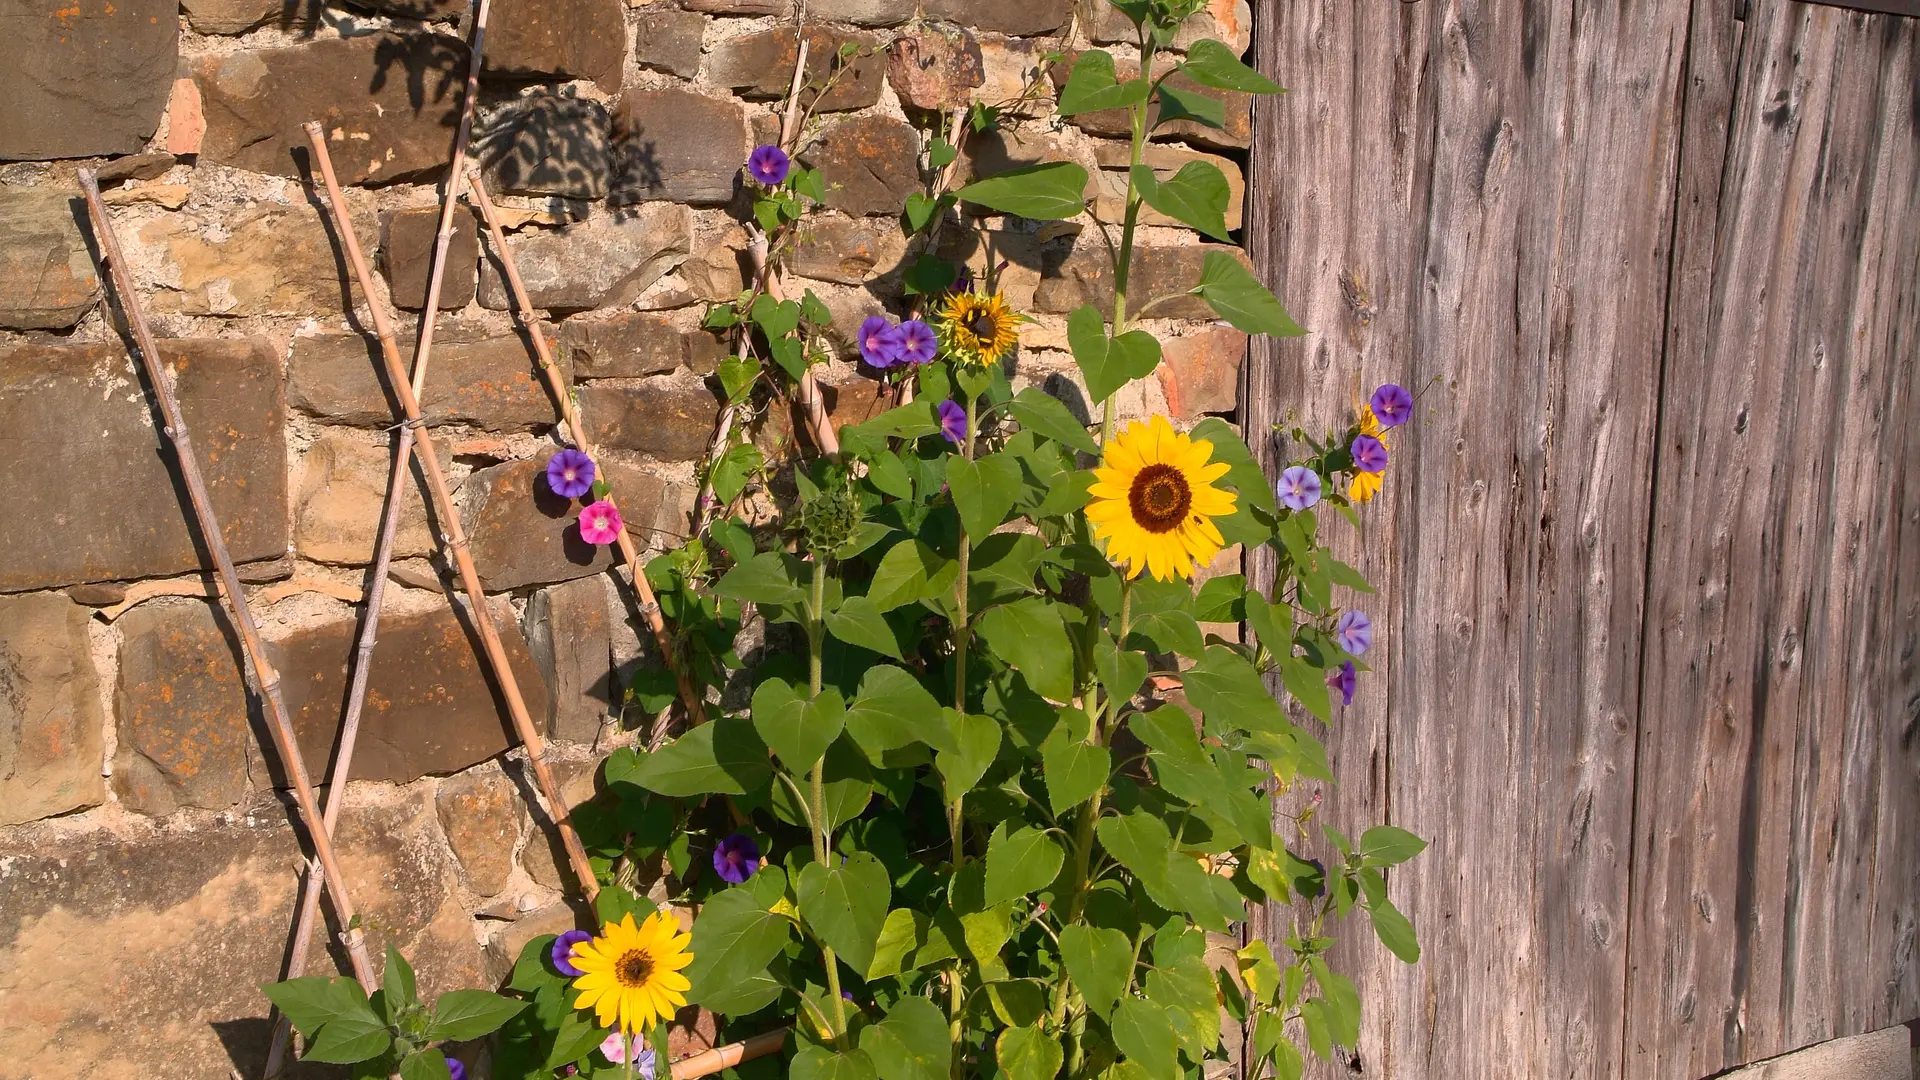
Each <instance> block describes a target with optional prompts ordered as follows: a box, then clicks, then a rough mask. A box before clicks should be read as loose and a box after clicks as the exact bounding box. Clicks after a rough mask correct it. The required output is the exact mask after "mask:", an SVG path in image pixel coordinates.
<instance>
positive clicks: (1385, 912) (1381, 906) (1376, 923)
mask: <svg viewBox="0 0 1920 1080" xmlns="http://www.w3.org/2000/svg"><path fill="white" fill-rule="evenodd" d="M1365 906H1366V909H1367V918H1368V919H1370V920H1371V921H1372V922H1373V933H1374V936H1375V937H1378V938H1379V939H1380V944H1382V945H1385V946H1386V947H1387V951H1388V952H1391V953H1392V954H1393V955H1395V956H1397V957H1399V958H1400V959H1401V960H1403V961H1405V962H1407V963H1409V964H1413V963H1418V962H1419V960H1420V942H1419V941H1417V940H1415V938H1414V936H1413V924H1412V923H1410V922H1408V921H1407V917H1406V916H1405V915H1402V914H1401V913H1400V909H1399V908H1397V907H1394V906H1393V904H1392V902H1391V901H1389V900H1388V899H1387V898H1386V897H1384V896H1382V897H1379V898H1377V899H1370V900H1369V901H1368V902H1367V904H1366V905H1365Z"/></svg>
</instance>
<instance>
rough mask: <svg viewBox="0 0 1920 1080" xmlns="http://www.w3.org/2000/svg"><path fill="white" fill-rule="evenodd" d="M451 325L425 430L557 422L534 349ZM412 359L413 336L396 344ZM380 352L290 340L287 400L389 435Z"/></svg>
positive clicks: (346, 337)
mask: <svg viewBox="0 0 1920 1080" xmlns="http://www.w3.org/2000/svg"><path fill="white" fill-rule="evenodd" d="M484 333H485V332H484V331H482V330H480V329H478V328H477V327H462V326H454V327H450V328H447V329H445V330H442V331H441V332H440V334H439V335H438V336H436V337H435V338H434V355H433V370H432V372H431V375H430V377H429V378H428V379H427V388H426V400H424V401H422V402H421V403H420V408H421V411H422V412H423V413H424V414H425V415H426V418H427V423H428V424H430V425H434V426H438V425H440V424H471V425H473V426H475V427H479V428H483V429H485V430H487V431H531V430H533V429H535V428H539V427H545V426H546V425H548V424H551V423H553V422H554V419H555V416H556V414H555V412H554V403H553V398H552V396H551V395H549V394H548V393H547V389H546V384H545V383H544V382H543V381H542V380H541V378H540V376H539V374H538V372H537V369H536V368H535V367H534V364H535V361H534V359H533V354H532V350H531V349H530V348H529V347H528V345H527V343H526V341H525V340H524V339H522V338H521V337H520V336H519V335H517V334H504V335H500V336H498V337H485V336H482V335H483V334H484ZM398 344H399V346H400V353H401V356H402V357H411V356H412V355H413V345H414V342H413V336H412V335H411V334H409V335H406V336H404V337H402V338H401V339H400V340H399V342H398ZM385 373H386V369H385V366H384V364H383V362H382V361H381V359H380V345H379V342H378V341H377V340H375V339H372V338H369V337H365V336H362V335H360V334H314V335H311V336H308V337H297V338H294V339H293V357H292V359H291V360H290V361H289V362H288V364H287V378H288V385H287V401H288V403H289V404H291V405H292V406H293V407H294V408H296V409H299V410H300V411H302V412H305V413H309V414H311V415H313V416H317V417H319V418H321V419H323V420H327V421H330V422H332V423H336V424H351V425H353V426H355V427H378V428H385V427H390V426H392V425H393V424H394V422H395V420H394V418H395V416H396V415H397V414H396V413H395V412H394V408H393V405H392V403H391V400H390V399H389V398H388V396H387V389H386V385H387V384H386V378H385Z"/></svg>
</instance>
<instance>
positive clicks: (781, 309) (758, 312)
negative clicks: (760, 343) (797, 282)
mask: <svg viewBox="0 0 1920 1080" xmlns="http://www.w3.org/2000/svg"><path fill="white" fill-rule="evenodd" d="M747 314H748V316H749V317H750V318H752V319H753V322H754V325H756V326H758V327H759V328H760V329H761V331H762V332H763V333H765V334H766V335H767V340H768V341H772V340H774V339H775V338H783V337H786V336H787V335H788V334H791V333H793V332H794V331H795V330H798V329H800V305H799V304H797V303H795V302H794V301H792V300H775V299H774V298H773V297H771V296H768V295H767V294H766V293H761V294H760V296H759V297H758V298H757V299H755V300H754V302H753V308H752V310H750V311H749V312H748V313H747Z"/></svg>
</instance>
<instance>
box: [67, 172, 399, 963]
mask: <svg viewBox="0 0 1920 1080" xmlns="http://www.w3.org/2000/svg"><path fill="white" fill-rule="evenodd" d="M79 179H80V188H81V190H82V191H83V192H84V193H85V195H86V200H87V214H88V216H89V217H90V218H91V219H92V221H93V231H94V236H95V239H96V240H97V241H98V243H99V245H100V254H101V257H102V258H103V259H104V260H105V262H106V264H107V269H108V271H109V274H110V276H111V277H112V279H113V284H114V289H115V291H116V292H118V293H119V294H120V306H121V309H122V310H123V311H125V313H126V316H127V323H128V325H129V327H130V328H131V329H132V331H133V339H134V346H135V351H136V352H138V353H139V354H140V362H141V365H142V366H144V367H145V368H146V370H147V378H148V380H149V381H150V382H152V383H153V393H154V396H155V397H157V398H158V399H159V400H160V412H161V415H162V416H163V417H164V418H165V420H166V428H165V431H166V435H167V438H168V439H169V440H170V441H171V442H172V443H173V449H174V456H175V458H176V459H177V460H178V461H179V463H180V474H181V477H182V479H184V480H185V481H186V484H187V497H188V499H189V501H190V502H192V504H193V515H194V518H195V521H196V523H197V524H198V525H199V528H200V539H201V541H202V542H203V543H205V544H206V545H207V550H208V551H209V552H210V553H211V554H212V555H213V561H214V564H215V565H216V566H217V567H218V568H219V571H220V581H221V585H222V591H223V592H224V593H225V595H226V600H227V607H228V610H229V611H230V613H231V614H232V616H233V621H234V626H235V627H236V628H237V629H238V630H239V631H240V644H241V648H242V651H244V652H245V653H246V659H247V662H248V664H249V666H250V667H251V669H252V673H253V681H254V685H255V687H256V688H257V689H258V690H259V693H260V696H261V698H262V699H264V701H265V702H266V705H267V709H266V711H267V714H268V716H267V730H268V731H269V732H270V733H271V734H272V736H273V742H274V749H275V751H276V752H277V753H278V754H279V755H280V761H281V764H282V765H283V766H285V768H286V770H287V775H288V777H289V778H291V779H292V781H293V799H294V806H295V808H296V809H297V810H298V812H299V817H300V823H301V825H302V826H304V827H305V828H306V830H307V837H308V840H309V841H310V842H311V843H312V844H313V850H314V854H315V856H316V857H317V859H318V861H319V863H320V870H321V874H322V876H323V877H324V878H325V880H326V883H327V892H328V893H330V894H331V895H332V897H333V910H334V914H335V915H336V916H337V917H338V918H339V920H340V925H341V926H342V927H343V928H344V929H343V930H342V932H341V935H340V939H341V942H342V943H343V944H344V945H346V947H347V956H348V958H349V959H350V960H351V962H352V964H353V975H354V978H355V979H357V980H358V981H359V983H360V985H361V986H363V987H365V988H366V989H367V990H368V991H369V992H371V991H373V990H375V989H378V984H377V983H375V982H374V977H373V964H372V962H371V961H370V960H369V959H368V957H367V943H366V935H365V934H364V933H362V931H361V930H360V927H359V923H358V922H357V921H356V919H355V915H354V908H353V901H352V900H351V899H350V897H349V895H348V891H347V879H346V875H345V874H344V873H342V872H341V869H340V864H339V862H338V860H336V859H335V858H334V851H333V841H332V838H331V837H330V836H329V834H328V832H327V829H326V828H325V827H324V825H323V824H322V819H321V813H320V807H319V804H318V801H317V800H316V799H315V798H314V793H313V784H312V782H311V781H310V780H309V779H308V775H307V766H306V761H305V759H304V758H303V757H302V755H301V753H300V744H299V742H298V741H297V740H296V739H295V738H294V733H293V723H292V721H291V720H289V719H288V717H287V706H286V702H285V701H283V700H282V699H281V696H280V674H279V673H278V672H276V671H275V670H274V669H273V665H271V664H269V663H268V662H267V655H266V648H265V646H264V645H262V644H261V642H260V631H259V628H258V626H256V625H255V623H254V621H253V612H252V611H251V609H249V608H248V606H247V595H246V593H245V592H244V591H243V589H242V587H241V584H240V575H239V573H238V572H237V571H235V570H234V567H233V557H232V556H231V555H229V554H228V552H227V541H226V537H225V535H224V534H223V533H222V532H221V531H220V521H219V519H218V518H217V517H215V516H214V512H213V503H212V501H211V499H210V498H209V497H208V494H207V484H206V480H205V479H204V478H203V477H202V476H201V473H200V460H199V456H198V455H197V454H196V453H195V452H194V449H193V440H192V439H191V438H190V437H189V436H188V433H187V426H186V421H185V419H183V418H182V416H181V414H180V403H179V402H178V401H177V400H175V398H174V394H173V384H172V383H171V382H169V381H168V379H167V369H166V365H165V364H164V363H162V362H161V359H160V351H159V348H158V347H157V346H156V345H155V344H154V340H153V331H152V330H151V329H150V328H149V327H148V326H147V317H146V315H145V313H144V312H143V311H142V310H141V307H140V299H139V297H138V296H137V295H136V294H135V293H134V291H133V282H132V281H131V280H130V277H129V275H128V272H127V266H126V258H125V256H123V255H122V254H121V251H120V240H119V237H117V236H116V235H115V234H114V231H113V222H112V221H111V220H109V219H108V217H107V210H106V207H105V206H103V205H102V204H101V202H100V186H99V184H98V183H97V182H96V180H95V178H94V175H93V170H91V169H81V170H80V176H79Z"/></svg>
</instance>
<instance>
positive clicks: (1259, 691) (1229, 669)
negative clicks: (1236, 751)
mask: <svg viewBox="0 0 1920 1080" xmlns="http://www.w3.org/2000/svg"><path fill="white" fill-rule="evenodd" d="M1181 681H1182V682H1183V683H1184V684H1185V687H1186V691H1187V700H1189V701H1191V702H1193V704H1194V706H1195V707H1197V708H1198V709H1199V710H1200V712H1201V714H1202V715H1204V716H1205V717H1206V718H1207V728H1208V730H1209V731H1228V730H1240V731H1267V732H1278V731H1286V730H1288V729H1289V727H1290V726H1291V725H1290V724H1289V722H1288V721H1287V714H1286V713H1285V712H1283V711H1281V709H1280V703H1279V702H1277V701H1275V700H1273V697H1272V695H1270V694H1268V693H1267V685H1266V683H1264V682H1262V681H1260V673H1259V672H1257V671H1255V670H1254V669H1253V665H1252V664H1250V663H1248V662H1247V660H1246V658H1245V657H1243V656H1241V655H1240V654H1239V653H1237V652H1234V651H1233V650H1232V649H1229V648H1227V647H1226V646H1224V645H1215V646H1213V647H1212V648H1210V649H1208V650H1207V652H1206V656H1205V657H1203V658H1202V659H1201V661H1200V662H1199V663H1198V664H1195V665H1194V666H1193V668H1192V669H1190V670H1189V671H1188V672H1187V673H1186V674H1185V676H1184V677H1183V678H1182V680H1181Z"/></svg>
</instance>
